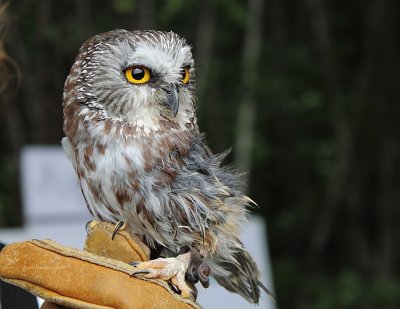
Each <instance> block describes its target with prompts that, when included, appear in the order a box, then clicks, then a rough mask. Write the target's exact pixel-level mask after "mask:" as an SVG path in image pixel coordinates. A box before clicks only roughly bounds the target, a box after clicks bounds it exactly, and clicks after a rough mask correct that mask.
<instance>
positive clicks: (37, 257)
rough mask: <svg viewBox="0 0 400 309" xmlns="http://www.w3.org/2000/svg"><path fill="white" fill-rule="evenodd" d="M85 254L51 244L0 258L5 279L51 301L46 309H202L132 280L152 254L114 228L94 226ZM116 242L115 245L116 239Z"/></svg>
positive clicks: (34, 243)
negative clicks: (137, 263) (136, 267)
mask: <svg viewBox="0 0 400 309" xmlns="http://www.w3.org/2000/svg"><path fill="white" fill-rule="evenodd" d="M87 230H88V237H87V239H86V243H85V250H84V251H82V250H77V249H73V248H70V247H66V246H62V245H60V244H57V243H55V242H54V241H51V240H29V241H25V242H22V243H13V244H10V245H7V246H6V247H5V248H4V249H3V250H2V251H1V252H0V278H1V279H2V280H4V281H6V282H8V283H11V284H14V285H17V286H19V287H22V288H23V289H26V290H27V291H29V292H31V293H32V294H34V295H36V296H39V297H41V298H43V299H45V300H46V302H45V303H44V304H43V306H42V309H56V308H57V309H61V308H65V307H67V308H85V309H86V308H87V309H89V308H91V309H111V308H118V309H139V308H140V309H147V308H154V309H155V308H178V309H193V308H195V309H199V308H200V306H199V305H198V304H197V303H195V302H193V301H191V300H189V299H186V298H183V297H181V296H180V295H179V294H177V293H176V292H174V291H173V290H171V288H170V286H169V285H168V284H167V282H165V281H162V280H154V279H144V278H140V277H139V275H138V276H135V277H132V276H131V274H132V273H133V271H134V268H133V267H132V266H131V265H129V264H127V263H128V262H133V261H147V260H149V256H150V254H149V253H150V252H149V249H148V247H147V246H145V245H144V244H143V243H142V242H141V241H140V239H134V238H132V237H130V235H129V234H128V233H127V232H126V231H124V230H119V231H118V232H117V233H116V234H115V235H114V236H115V237H112V236H113V232H114V226H113V225H112V224H109V223H106V222H99V221H92V222H91V223H90V224H88V226H87ZM112 238H113V239H112Z"/></svg>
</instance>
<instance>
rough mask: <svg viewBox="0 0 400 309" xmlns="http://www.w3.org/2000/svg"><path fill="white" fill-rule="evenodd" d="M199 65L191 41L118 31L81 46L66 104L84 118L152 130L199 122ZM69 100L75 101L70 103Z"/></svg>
mask: <svg viewBox="0 0 400 309" xmlns="http://www.w3.org/2000/svg"><path fill="white" fill-rule="evenodd" d="M194 89H195V83H194V61H193V57H192V53H191V51H190V46H189V45H188V44H187V43H186V41H185V39H183V38H182V37H180V36H178V35H177V34H175V33H173V32H162V31H132V32H131V31H127V30H115V31H110V32H106V33H103V34H100V35H96V36H94V37H92V38H91V39H89V40H87V41H86V42H85V43H84V44H83V45H82V47H81V49H80V51H79V54H78V56H77V58H76V61H75V63H74V66H73V67H72V69H71V73H70V76H69V77H68V78H67V81H66V84H65V88H64V105H65V104H69V103H71V102H70V101H71V99H70V98H69V96H70V95H73V96H74V97H75V98H74V101H75V102H74V104H76V103H78V105H79V106H81V107H82V108H81V109H82V110H81V111H80V113H81V114H83V113H85V112H87V113H90V112H91V114H92V115H93V111H95V112H96V113H97V114H98V115H100V118H103V119H106V118H114V119H119V120H121V121H125V122H129V123H133V124H135V125H137V126H138V127H143V128H145V129H146V130H158V129H160V126H161V125H162V123H165V122H170V123H173V124H175V125H176V126H179V127H182V128H184V127H185V126H187V124H188V123H189V122H192V121H193V119H194V101H195V97H194ZM68 99H69V100H68Z"/></svg>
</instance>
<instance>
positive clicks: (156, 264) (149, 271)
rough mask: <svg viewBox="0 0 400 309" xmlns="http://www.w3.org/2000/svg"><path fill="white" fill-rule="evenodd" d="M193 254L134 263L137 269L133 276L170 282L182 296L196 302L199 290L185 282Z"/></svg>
mask: <svg viewBox="0 0 400 309" xmlns="http://www.w3.org/2000/svg"><path fill="white" fill-rule="evenodd" d="M191 255H192V253H191V252H190V251H189V252H187V253H184V254H181V255H178V256H177V257H173V258H158V259H155V260H151V261H147V262H133V263H131V265H133V266H134V267H135V268H136V269H135V272H134V273H133V274H132V275H133V276H136V275H139V274H140V275H141V276H142V277H145V278H149V279H161V280H164V281H168V280H170V281H171V283H172V284H173V285H174V286H175V287H176V288H177V289H178V290H179V291H180V292H181V296H182V297H185V298H190V299H192V300H196V297H197V290H196V288H195V287H194V285H193V284H192V283H191V282H187V281H186V280H185V276H186V272H187V270H188V268H189V266H190V260H191Z"/></svg>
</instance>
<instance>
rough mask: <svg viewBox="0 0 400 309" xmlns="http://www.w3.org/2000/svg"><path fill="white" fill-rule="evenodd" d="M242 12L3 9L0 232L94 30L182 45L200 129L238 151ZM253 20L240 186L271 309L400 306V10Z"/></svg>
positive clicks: (333, 4) (55, 127)
mask: <svg viewBox="0 0 400 309" xmlns="http://www.w3.org/2000/svg"><path fill="white" fill-rule="evenodd" d="M247 7H248V1H239V0H234V1H231V0H229V1H228V0H208V1H194V0H188V1H183V0H165V1H161V0H152V1H150V0H148V1H145V0H141V1H140V0H113V1H106V0H99V1H93V0H91V1H90V0H82V1H79V0H77V1H67V0H59V1H50V0H42V1H30V0H13V1H10V17H11V20H12V27H11V28H10V29H9V35H8V39H7V40H6V42H5V43H6V46H7V49H8V51H9V53H10V54H12V56H13V57H14V59H15V60H16V62H17V63H18V64H19V68H20V71H21V75H22V80H21V83H20V86H19V91H18V94H17V95H16V96H14V97H12V98H8V97H7V98H5V99H4V100H3V99H2V101H1V102H0V103H1V105H0V118H1V120H2V121H1V122H0V142H1V145H2V147H1V150H0V218H1V220H0V224H1V225H6V226H15V225H19V224H21V215H20V213H21V212H20V210H19V209H20V206H19V205H20V202H19V201H20V198H19V189H18V187H19V182H18V156H19V149H20V148H21V147H22V146H23V145H24V144H27V143H34V144H42V143H45V144H48V143H51V144H58V143H59V140H60V139H61V137H62V136H63V133H62V109H61V97H62V88H63V83H64V80H65V77H66V76H67V74H68V71H69V68H70V66H71V64H72V62H73V59H74V57H75V55H76V53H77V50H78V48H79V46H80V45H81V43H82V42H83V41H84V40H86V39H87V38H88V37H90V36H92V35H94V34H96V33H100V32H104V31H108V30H111V29H115V28H127V29H140V28H143V27H147V28H149V27H151V28H155V29H162V30H173V31H175V32H177V33H179V34H181V35H182V36H185V37H186V38H187V40H188V42H189V43H190V44H191V45H192V46H193V52H194V56H195V59H196V60H197V61H198V64H199V65H198V67H197V78H198V80H199V79H200V78H201V77H205V78H203V82H202V83H201V84H200V85H199V86H201V89H199V108H198V117H199V122H200V128H201V129H202V131H204V132H205V133H206V135H207V139H208V142H209V144H210V145H211V147H212V149H213V150H214V151H215V152H219V151H222V150H224V149H226V148H229V147H232V146H235V147H236V146H237V145H234V141H235V135H236V134H237V128H236V119H237V116H238V115H237V113H238V109H237V107H238V106H239V102H240V98H241V96H242V91H243V88H242V86H241V81H242V80H243V78H245V77H244V76H243V68H242V53H243V44H244V41H245V33H246V32H245V26H246V21H247V20H248V19H251V18H253V17H252V16H250V15H249V14H248V13H247V12H248V8H247ZM262 13H263V23H262V38H261V39H262V42H261V58H260V61H259V63H258V69H259V74H258V75H259V80H258V83H257V85H255V97H256V99H257V106H256V109H257V111H256V115H257V116H256V125H255V128H256V129H255V135H254V140H255V143H254V149H253V152H252V154H253V155H252V166H253V168H252V171H251V182H250V186H249V189H250V195H251V197H252V198H253V199H254V200H255V201H257V203H258V204H259V205H260V208H259V209H255V212H257V213H259V214H260V215H263V216H264V217H265V218H267V221H268V227H269V229H268V232H269V239H270V251H271V255H272V261H273V271H274V281H275V289H276V291H277V296H278V303H279V307H281V308H399V307H400V296H399V295H400V293H399V291H400V282H399V268H400V266H399V265H400V263H399V262H400V259H399V257H400V253H399V248H398V247H399V246H398V240H397V238H398V235H400V224H399V219H400V205H399V203H400V202H399V201H400V190H399V189H400V174H399V172H400V145H399V141H400V130H399V129H400V128H399V124H400V122H399V115H400V104H399V102H400V100H399V91H398V89H400V87H399V86H400V81H399V77H398V76H399V74H398V72H399V69H400V66H399V57H398V55H399V39H398V38H399V37H400V34H399V29H400V27H399V22H398V21H399V20H400V16H399V13H400V7H399V2H396V1H393V0H383V1H374V0H368V1H361V2H360V1H353V2H349V1H347V2H345V1H334V0H325V1H318V0H307V1H293V0H270V1H266V3H265V5H264V10H263V12H262ZM206 46H210V52H209V54H207V50H205V47H206ZM200 63H201V65H200ZM10 119H11V121H10ZM234 159H235V158H233V156H231V157H229V158H228V161H230V162H228V163H232V162H233V161H234Z"/></svg>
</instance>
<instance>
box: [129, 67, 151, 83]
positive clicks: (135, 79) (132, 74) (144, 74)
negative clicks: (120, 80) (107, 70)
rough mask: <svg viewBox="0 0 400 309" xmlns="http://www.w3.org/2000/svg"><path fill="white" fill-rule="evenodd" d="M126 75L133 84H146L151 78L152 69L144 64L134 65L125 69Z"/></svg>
mask: <svg viewBox="0 0 400 309" xmlns="http://www.w3.org/2000/svg"><path fill="white" fill-rule="evenodd" d="M125 77H126V79H127V80H128V82H130V83H132V84H144V83H146V82H148V81H149V80H150V78H151V73H150V70H149V69H148V68H146V67H143V66H133V67H130V68H128V69H126V70H125Z"/></svg>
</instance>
